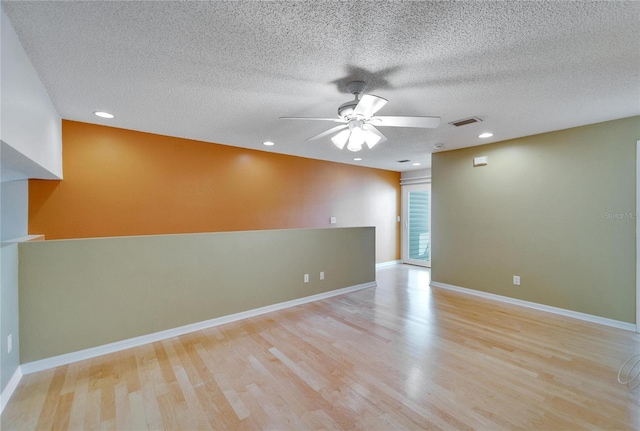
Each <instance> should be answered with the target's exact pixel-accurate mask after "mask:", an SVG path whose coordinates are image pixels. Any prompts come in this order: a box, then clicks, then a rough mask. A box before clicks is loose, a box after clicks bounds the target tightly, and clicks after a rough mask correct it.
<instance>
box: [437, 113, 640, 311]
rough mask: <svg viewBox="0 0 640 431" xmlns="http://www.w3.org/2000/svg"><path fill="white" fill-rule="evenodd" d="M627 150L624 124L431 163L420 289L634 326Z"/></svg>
mask: <svg viewBox="0 0 640 431" xmlns="http://www.w3.org/2000/svg"><path fill="white" fill-rule="evenodd" d="M638 139H640V117H631V118H625V119H620V120H614V121H608V122H605V123H598V124H592V125H588V126H583V127H577V128H573V129H567V130H561V131H557V132H550V133H545V134H541V135H534V136H529V137H525V138H521V139H514V140H510V141H505V142H499V143H495V144H489V145H483V146H479V147H471V148H466V149H460V150H455V151H447V152H442V153H437V154H434V155H433V160H432V194H433V196H432V199H433V200H432V202H433V214H432V235H433V238H432V241H433V260H432V279H433V280H434V281H436V282H440V283H446V284H451V285H455V286H461V287H466V288H469V289H475V290H480V291H484V292H489V293H494V294H498V295H503V296H508V297H512V298H517V299H522V300H526V301H531V302H535V303H540V304H545V305H550V306H554V307H560V308H564V309H568V310H574V311H578V312H583V313H588V314H591V315H595V316H601V317H606V318H610V319H615V320H619V321H623V322H629V323H634V322H635V267H636V253H635V223H636V220H635V216H636V215H635V211H636V206H635V205H636V204H635V201H636V199H635V184H636V172H635V164H636V141H637V140H638ZM478 156H488V158H489V163H488V165H487V166H481V167H473V158H474V157H478ZM513 275H519V276H520V277H521V286H514V285H513Z"/></svg>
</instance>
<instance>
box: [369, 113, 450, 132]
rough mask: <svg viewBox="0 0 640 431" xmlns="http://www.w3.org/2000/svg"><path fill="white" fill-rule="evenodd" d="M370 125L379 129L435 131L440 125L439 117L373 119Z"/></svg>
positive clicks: (382, 117)
mask: <svg viewBox="0 0 640 431" xmlns="http://www.w3.org/2000/svg"><path fill="white" fill-rule="evenodd" d="M369 121H370V123H371V124H373V125H375V126H379V127H419V128H421V129H435V128H436V127H438V126H439V125H440V117H388V116H381V117H373V118H371V119H370V120H369Z"/></svg>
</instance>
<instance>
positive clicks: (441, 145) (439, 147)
mask: <svg viewBox="0 0 640 431" xmlns="http://www.w3.org/2000/svg"><path fill="white" fill-rule="evenodd" d="M442 147H444V145H443V144H435V145H434V146H433V149H434V150H440V149H442Z"/></svg>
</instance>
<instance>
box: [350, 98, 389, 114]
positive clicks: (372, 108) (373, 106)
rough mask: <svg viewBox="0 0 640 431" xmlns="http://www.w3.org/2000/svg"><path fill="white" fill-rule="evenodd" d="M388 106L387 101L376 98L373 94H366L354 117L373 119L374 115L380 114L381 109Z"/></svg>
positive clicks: (361, 99) (354, 112)
mask: <svg viewBox="0 0 640 431" xmlns="http://www.w3.org/2000/svg"><path fill="white" fill-rule="evenodd" d="M386 104H387V99H383V98H382V97H378V96H374V95H373V94H365V95H364V96H362V97H361V98H360V101H359V102H358V105H357V106H356V109H354V111H353V115H356V116H362V117H364V118H371V116H372V115H373V114H375V113H376V112H378V110H380V108H382V107H383V106H384V105H386Z"/></svg>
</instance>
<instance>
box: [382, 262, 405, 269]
mask: <svg viewBox="0 0 640 431" xmlns="http://www.w3.org/2000/svg"><path fill="white" fill-rule="evenodd" d="M401 263H402V261H401V260H390V261H388V262H380V263H376V269H378V268H384V267H385V266H393V265H400V264H401Z"/></svg>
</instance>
